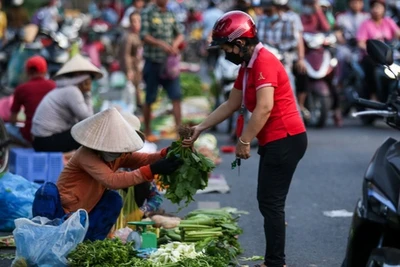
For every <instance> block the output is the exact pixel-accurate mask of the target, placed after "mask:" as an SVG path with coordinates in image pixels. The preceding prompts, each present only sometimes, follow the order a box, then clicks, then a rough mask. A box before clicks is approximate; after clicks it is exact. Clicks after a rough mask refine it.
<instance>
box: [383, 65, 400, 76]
mask: <svg viewBox="0 0 400 267" xmlns="http://www.w3.org/2000/svg"><path fill="white" fill-rule="evenodd" d="M385 74H386V76H388V77H389V78H390V79H394V80H395V79H397V78H398V77H399V74H400V66H399V65H397V64H396V63H394V64H392V65H390V66H389V67H385Z"/></svg>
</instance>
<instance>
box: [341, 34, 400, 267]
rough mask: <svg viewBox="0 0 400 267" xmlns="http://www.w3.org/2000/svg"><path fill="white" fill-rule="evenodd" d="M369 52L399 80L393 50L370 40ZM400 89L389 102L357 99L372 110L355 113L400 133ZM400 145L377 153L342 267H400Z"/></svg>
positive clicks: (367, 174)
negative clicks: (379, 119) (379, 120)
mask: <svg viewBox="0 0 400 267" xmlns="http://www.w3.org/2000/svg"><path fill="white" fill-rule="evenodd" d="M367 52H368V54H369V55H370V56H371V58H372V59H373V60H374V61H376V63H378V64H380V65H383V66H385V68H384V69H385V70H384V71H385V73H386V74H391V75H389V77H392V78H395V79H397V80H398V78H399V75H400V68H397V69H396V68H391V67H390V66H391V65H392V64H393V60H394V59H393V50H392V49H391V48H390V47H389V46H387V45H386V44H384V43H383V42H380V41H377V40H368V41H367ZM399 95H400V89H399V88H398V87H394V88H392V90H390V92H389V96H388V99H387V101H385V103H382V102H377V101H371V100H367V99H363V98H357V99H356V103H357V104H358V105H360V106H362V107H364V108H368V109H372V110H365V111H359V112H356V113H355V114H353V116H355V117H359V116H371V115H372V116H380V117H384V118H385V121H386V123H387V124H388V125H389V126H390V127H392V128H394V129H397V130H400V115H399V114H400V113H399V111H400V99H399ZM399 197H400V142H399V141H397V140H395V139H394V138H388V139H387V140H386V141H385V142H384V143H383V144H382V145H381V146H380V147H379V148H378V149H377V151H376V152H375V154H374V156H373V157H372V159H371V161H370V163H369V165H368V168H367V170H366V172H365V175H364V180H363V186H362V197H361V199H359V200H358V201H357V204H356V207H355V210H354V214H353V219H352V223H351V227H350V231H349V238H348V243H347V250H346V255H345V259H344V261H343V263H342V267H359V266H360V267H361V266H363V267H364V266H368V267H379V266H382V267H383V266H391V267H394V266H400V241H399V240H400V239H399V237H400V206H399V204H400V199H399Z"/></svg>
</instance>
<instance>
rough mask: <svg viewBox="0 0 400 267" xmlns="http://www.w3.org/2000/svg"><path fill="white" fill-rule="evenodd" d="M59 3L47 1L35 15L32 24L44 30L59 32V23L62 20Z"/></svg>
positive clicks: (56, 0) (51, 0)
mask: <svg viewBox="0 0 400 267" xmlns="http://www.w3.org/2000/svg"><path fill="white" fill-rule="evenodd" d="M58 1H59V0H46V2H45V4H44V6H43V7H42V8H40V9H39V10H38V11H37V12H36V13H35V14H34V15H33V18H32V23H33V24H36V25H38V26H39V27H40V28H41V29H44V30H48V31H52V32H56V31H58V28H59V25H58V23H59V22H60V21H61V19H62V18H61V15H60V13H59V10H58V6H57V3H58Z"/></svg>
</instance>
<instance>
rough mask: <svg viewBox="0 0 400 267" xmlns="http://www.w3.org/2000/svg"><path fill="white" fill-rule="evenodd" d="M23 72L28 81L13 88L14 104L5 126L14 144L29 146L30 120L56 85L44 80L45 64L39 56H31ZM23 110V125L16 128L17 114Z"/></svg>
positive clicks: (30, 137)
mask: <svg viewBox="0 0 400 267" xmlns="http://www.w3.org/2000/svg"><path fill="white" fill-rule="evenodd" d="M25 72H26V75H27V76H28V81H27V82H26V83H23V84H21V85H19V86H17V87H16V88H15V91H14V102H13V104H12V106H11V116H10V123H8V124H6V128H7V132H8V134H9V135H11V136H12V137H13V138H14V139H15V141H16V142H18V143H20V144H22V145H25V146H30V145H31V142H32V135H31V127H32V118H33V115H34V114H35V111H36V109H37V107H38V106H39V104H40V102H41V101H42V99H43V98H44V97H45V95H47V93H49V92H50V91H51V90H53V89H54V88H55V87H56V83H55V82H54V81H52V80H48V79H46V78H45V76H46V74H47V62H46V60H45V59H44V58H43V57H41V56H33V57H31V58H29V59H28V60H27V61H26V64H25ZM21 108H23V109H24V113H25V117H26V118H25V125H24V127H23V128H19V127H17V126H16V123H17V122H18V120H17V117H18V113H19V112H20V111H21Z"/></svg>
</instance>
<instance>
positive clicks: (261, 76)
mask: <svg viewBox="0 0 400 267" xmlns="http://www.w3.org/2000/svg"><path fill="white" fill-rule="evenodd" d="M258 80H259V81H260V80H265V78H264V76H263V74H262V72H260V76H258Z"/></svg>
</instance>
